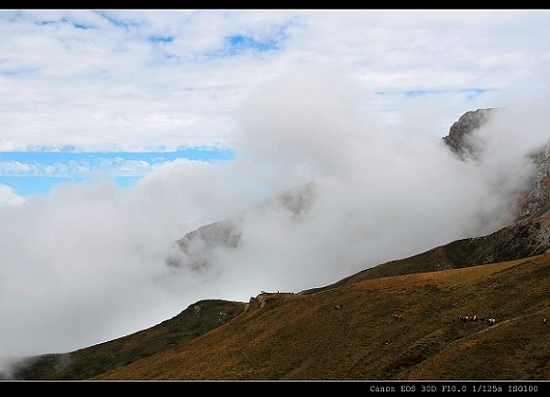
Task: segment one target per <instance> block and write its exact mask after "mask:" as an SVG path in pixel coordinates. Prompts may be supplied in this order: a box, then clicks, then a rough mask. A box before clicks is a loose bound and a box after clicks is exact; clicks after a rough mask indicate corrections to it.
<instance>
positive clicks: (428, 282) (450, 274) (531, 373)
mask: <svg viewBox="0 0 550 397" xmlns="http://www.w3.org/2000/svg"><path fill="white" fill-rule="evenodd" d="M549 275H550V255H540V256H536V257H531V258H527V259H522V260H516V261H511V262H505V263H497V264H490V265H481V266H473V267H468V268H463V269H453V270H446V271H439V272H430V273H415V274H409V275H403V276H394V277H385V278H380V279H373V280H364V281H359V282H355V283H351V284H344V285H341V286H339V287H334V288H331V289H326V290H322V291H319V292H316V293H312V294H309V295H292V294H274V295H270V296H269V298H268V301H267V304H266V306H265V307H264V308H259V307H256V308H254V309H252V310H250V311H249V312H245V313H242V314H240V315H238V316H236V317H235V318H234V319H233V320H232V321H231V322H229V323H227V324H224V325H222V326H220V327H218V328H215V329H213V330H211V331H209V332H207V333H206V334H204V335H201V336H198V337H196V338H194V339H191V340H189V341H187V342H185V343H182V344H180V345H178V346H175V347H173V348H170V349H167V350H164V351H161V352H159V353H156V354H153V355H151V356H149V357H144V358H142V359H140V360H137V361H135V362H132V363H130V364H128V365H124V366H120V367H118V368H115V369H113V370H111V371H109V372H106V373H104V374H101V375H99V376H96V377H93V378H92V379H97V380H105V379H113V380H122V379H125V380H126V379H140V380H146V379H188V380H189V379H193V380H217V379H228V380H229V379H231V380H238V379H240V380H272V379H310V380H330V379H337V380H360V379H367V380H391V379H409V380H411V379H418V380H422V379H431V380H434V379H435V380H437V379H468V380H469V379H502V380H522V379H550V372H549V370H548V368H549V367H550V366H549V365H548V364H550V324H548V325H544V324H543V321H542V319H543V318H548V316H549V315H550V311H549V307H550V294H548V291H550V277H549ZM335 305H342V308H341V309H336V308H335ZM257 306H259V305H257ZM394 313H403V318H402V319H395V318H394V317H393V314H394ZM473 314H476V315H477V316H478V317H479V318H483V317H495V318H496V320H497V323H496V324H495V325H490V324H489V323H487V322H486V321H480V320H478V321H470V322H464V321H461V320H458V316H459V315H473Z"/></svg>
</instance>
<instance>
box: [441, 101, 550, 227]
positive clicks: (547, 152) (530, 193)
mask: <svg viewBox="0 0 550 397" xmlns="http://www.w3.org/2000/svg"><path fill="white" fill-rule="evenodd" d="M493 115H494V108H486V109H478V110H475V111H470V112H466V113H464V114H463V115H462V116H460V118H459V119H458V121H456V122H455V123H453V125H452V126H451V128H450V129H449V135H447V136H445V137H443V138H442V140H443V142H444V143H445V144H446V145H447V146H448V147H449V149H451V151H452V152H453V153H455V154H456V156H457V157H458V158H459V159H460V160H462V161H466V160H468V159H471V160H474V161H477V160H479V156H480V155H481V153H480V150H479V148H477V147H475V146H474V145H473V140H472V139H471V137H472V136H473V134H475V131H476V130H478V129H479V128H480V127H482V126H483V125H484V124H485V123H487V121H489V120H490V118H491V117H492V116H493ZM527 156H528V157H529V158H530V159H531V160H532V161H533V163H534V164H535V166H536V170H537V172H536V174H535V175H533V177H532V178H531V180H530V181H529V183H528V188H527V189H526V190H525V191H523V192H522V193H520V194H519V196H518V198H517V208H516V221H518V222H519V221H524V220H528V219H533V218H535V217H541V216H544V215H545V213H546V212H547V211H549V210H550V141H549V144H547V145H545V146H543V147H541V148H538V149H536V150H533V151H532V152H531V153H529V154H528V155H527Z"/></svg>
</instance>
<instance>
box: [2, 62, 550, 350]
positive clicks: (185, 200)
mask: <svg viewBox="0 0 550 397" xmlns="http://www.w3.org/2000/svg"><path fill="white" fill-rule="evenodd" d="M360 94H361V92H360V89H358V88H357V85H354V82H353V81H350V80H346V79H343V78H342V77H341V76H340V75H338V74H337V73H335V72H334V71H333V70H327V69H324V68H321V69H317V68H313V69H311V68H304V69H300V70H297V71H293V73H289V74H283V75H281V76H278V77H275V78H273V79H272V80H270V81H269V82H267V83H266V84H264V85H261V86H259V87H258V89H257V90H256V91H255V92H254V93H253V94H252V95H251V96H250V97H249V98H248V99H247V100H246V101H245V102H244V103H243V104H242V107H241V109H240V110H241V113H240V114H241V117H240V124H239V130H238V131H237V132H236V133H235V135H236V138H235V159H234V160H232V161H229V162H227V161H219V162H212V163H207V162H198V161H190V160H184V159H178V160H174V161H171V162H167V163H165V164H163V165H160V166H158V167H157V168H155V169H154V170H153V171H151V172H150V173H149V174H147V175H146V176H145V177H144V178H143V179H141V180H140V181H139V182H138V183H137V184H136V186H134V187H130V188H125V189H121V188H119V187H117V186H116V185H115V184H114V183H113V182H111V181H109V180H97V181H91V182H90V183H84V184H79V185H66V186H60V187H58V188H57V189H55V190H54V192H53V193H52V195H51V196H50V197H38V196H37V197H30V198H27V199H25V200H24V201H23V202H15V203H11V202H10V203H3V204H2V205H0V219H1V221H0V233H1V234H2V236H4V237H3V238H2V239H1V240H0V251H1V252H3V253H4V257H5V258H6V259H5V262H4V264H3V266H2V268H0V272H1V273H0V276H1V277H0V283H1V287H2V289H1V294H2V299H1V300H0V316H1V317H2V319H3V325H2V327H1V329H0V340H1V341H2V342H1V344H0V356H6V357H8V356H17V355H34V354H43V353H49V352H64V351H70V350H75V349H78V348H81V347H84V346H89V345H93V344H96V343H99V342H101V341H105V340H109V339H112V338H115V337H118V336H121V335H125V334H128V333H130V332H134V331H137V330H140V329H143V328H146V327H148V326H151V325H153V324H156V323H158V322H160V321H162V320H164V319H166V318H169V317H171V316H173V315H174V314H175V313H178V312H179V311H181V310H182V308H184V307H186V306H187V305H189V304H190V303H191V302H194V301H197V300H199V299H206V298H215V299H218V298H219V299H228V300H239V301H246V300H248V298H249V297H250V296H253V295H256V293H257V292H258V291H260V290H268V291H269V290H281V291H289V292H298V291H301V290H304V289H308V288H312V287H316V286H320V285H326V284H329V283H331V282H334V281H335V280H337V279H340V278H343V277H345V276H348V275H350V274H352V273H355V272H358V271H360V270H363V269H365V268H369V267H372V266H375V265H377V264H379V263H382V262H385V261H388V260H392V259H398V258H402V257H405V256H409V255H413V254H416V253H418V252H421V251H424V250H427V249H429V248H433V247H434V246H438V245H441V244H445V243H448V242H450V241H452V240H456V239H461V238H466V237H475V236H479V235H484V234H487V233H490V232H493V231H495V230H497V229H498V228H501V227H503V226H506V225H508V224H510V222H512V221H513V217H514V213H515V212H514V211H515V209H516V208H515V205H516V203H517V195H518V194H519V193H520V192H521V191H523V190H524V189H525V188H526V186H527V183H528V181H529V178H530V177H531V176H532V175H533V173H534V172H535V167H534V166H533V163H532V162H531V161H529V159H528V158H527V154H528V153H529V152H530V151H531V150H533V149H536V148H539V147H540V146H541V145H545V144H546V142H547V140H548V131H547V125H548V123H547V121H548V116H547V114H548V112H547V108H548V104H547V103H545V102H542V101H537V102H535V103H529V104H526V103H522V104H518V106H514V105H512V104H509V105H507V106H506V107H503V108H501V107H499V108H498V109H496V110H495V111H494V114H492V115H491V117H490V118H489V119H488V120H487V122H486V123H485V124H483V125H482V126H481V127H480V128H479V129H478V130H477V131H476V135H475V138H473V139H476V140H477V141H476V142H477V143H476V144H477V145H478V146H479V147H480V148H482V150H481V151H480V155H479V158H478V159H476V160H473V159H466V161H460V160H459V159H457V157H456V155H455V154H454V153H452V152H451V151H450V150H449V148H448V147H447V146H446V145H444V143H443V142H442V140H441V139H440V138H441V137H443V136H444V135H446V134H447V133H448V130H445V131H441V133H440V136H439V137H434V134H433V130H429V131H426V130H423V129H421V128H420V129H419V128H417V126H416V124H415V119H414V118H410V119H409V120H406V121H405V120H404V121H402V122H401V123H399V124H398V125H396V126H390V125H380V123H378V122H377V121H373V120H369V119H368V118H367V117H365V116H364V112H363V111H362V110H363V109H361V107H360V101H359V100H358V97H359V96H360ZM468 110H475V109H468ZM427 112H428V113H430V111H429V110H427ZM418 113H419V114H420V115H419V117H422V109H418ZM411 114H412V113H408V115H407V117H409V116H410V115H411ZM460 116H461V115H460V114H457V115H456V119H458V118H459V117H460ZM419 125H420V126H424V125H425V120H424V121H423V122H422V123H420V124H419ZM449 127H450V126H449ZM308 183H311V185H307V184H308ZM302 186H310V188H309V189H305V190H300V187H302ZM293 189H296V190H295V193H293V194H290V196H287V198H288V197H289V200H287V202H286V204H285V202H284V201H283V202H281V201H280V200H278V199H274V197H278V196H277V195H280V194H281V193H283V192H289V191H293ZM283 196H284V194H283ZM266 200H267V201H266ZM270 200H272V201H270ZM262 203H265V204H262ZM293 203H294V204H296V203H304V204H303V205H302V206H301V207H300V206H298V207H296V206H293ZM296 208H299V210H297V209H296ZM222 220H227V222H234V226H235V227H236V228H237V229H236V230H237V232H238V233H237V234H235V235H232V236H233V237H234V238H235V241H238V243H236V245H235V244H233V245H231V244H229V245H228V246H224V245H221V246H216V247H215V248H214V250H213V251H201V249H208V248H211V247H207V246H206V247H201V246H196V247H193V249H194V250H195V251H194V252H195V254H197V255H199V256H201V255H202V256H203V257H205V258H207V259H208V261H207V262H208V265H207V266H192V265H189V262H185V261H182V262H180V263H178V264H176V265H175V266H174V265H172V266H170V265H167V261H166V258H170V257H173V256H174V255H175V253H176V254H179V253H178V251H177V250H179V247H178V246H177V241H179V240H181V239H182V238H183V236H184V235H185V234H186V233H189V232H192V231H194V230H197V229H199V228H200V227H201V226H204V225H208V224H212V223H215V222H218V221H222ZM237 235H238V238H237V237H235V236H237ZM184 259H185V258H184Z"/></svg>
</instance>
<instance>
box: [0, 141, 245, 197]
mask: <svg viewBox="0 0 550 397" xmlns="http://www.w3.org/2000/svg"><path fill="white" fill-rule="evenodd" d="M233 156H234V154H233V151H232V150H229V149H212V148H186V149H182V150H178V151H174V152H82V153H79V152H75V151H71V150H68V148H65V150H62V151H32V152H0V184H3V185H7V186H10V187H11V188H13V189H14V191H15V192H16V193H17V194H19V195H22V196H27V195H35V194H41V195H43V194H47V193H48V192H49V191H50V190H51V188H52V187H53V186H54V185H56V184H59V183H62V182H72V183H74V182H81V181H82V180H84V179H86V177H88V176H90V175H95V174H99V175H105V176H107V177H110V178H112V179H113V180H115V181H116V183H117V184H118V185H119V186H121V187H126V186H131V185H133V184H134V183H135V182H136V181H137V180H139V179H140V178H141V177H143V176H144V175H145V174H146V173H147V172H149V171H150V170H151V169H152V167H153V166H155V165H160V164H162V163H165V162H170V161H174V160H176V159H180V158H185V159H188V160H195V161H218V160H222V161H228V160H232V159H233Z"/></svg>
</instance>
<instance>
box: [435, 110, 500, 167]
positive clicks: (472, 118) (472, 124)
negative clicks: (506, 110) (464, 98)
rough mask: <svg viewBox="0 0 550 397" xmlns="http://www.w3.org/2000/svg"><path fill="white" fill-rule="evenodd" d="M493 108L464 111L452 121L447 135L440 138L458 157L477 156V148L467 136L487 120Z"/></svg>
mask: <svg viewBox="0 0 550 397" xmlns="http://www.w3.org/2000/svg"><path fill="white" fill-rule="evenodd" d="M493 110H494V109H493V108H487V109H478V110H475V111H471V112H466V113H464V114H463V115H462V116H460V118H459V119H458V121H455V122H454V123H453V125H452V126H451V128H450V129H449V135H447V136H445V137H443V138H442V139H443V142H444V143H445V144H447V145H448V146H449V148H450V149H451V150H452V151H453V152H454V153H455V154H456V155H457V157H458V158H459V159H461V160H466V159H468V158H471V159H478V158H479V150H478V148H476V147H475V146H474V145H473V144H472V143H471V141H470V139H469V138H470V137H471V136H472V134H473V132H474V131H475V130H477V129H478V128H480V127H481V126H483V125H484V124H485V123H486V122H487V121H488V120H489V118H490V116H491V112H492V111H493Z"/></svg>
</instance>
